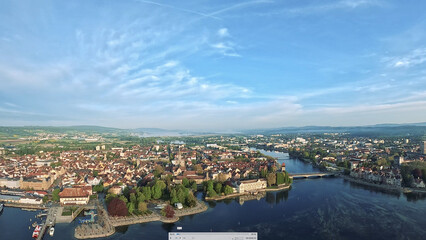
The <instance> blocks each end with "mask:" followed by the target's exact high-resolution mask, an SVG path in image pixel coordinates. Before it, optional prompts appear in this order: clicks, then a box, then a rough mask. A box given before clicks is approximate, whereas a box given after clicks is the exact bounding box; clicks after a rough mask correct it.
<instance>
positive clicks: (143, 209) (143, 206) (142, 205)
mask: <svg viewBox="0 0 426 240" xmlns="http://www.w3.org/2000/svg"><path fill="white" fill-rule="evenodd" d="M138 210H139V211H140V212H146V210H148V205H147V204H146V203H145V202H139V204H138Z"/></svg>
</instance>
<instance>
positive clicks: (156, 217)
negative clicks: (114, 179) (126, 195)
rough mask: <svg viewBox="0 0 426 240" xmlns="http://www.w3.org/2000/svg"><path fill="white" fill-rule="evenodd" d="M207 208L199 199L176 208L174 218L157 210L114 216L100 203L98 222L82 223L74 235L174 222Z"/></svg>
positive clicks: (81, 236)
mask: <svg viewBox="0 0 426 240" xmlns="http://www.w3.org/2000/svg"><path fill="white" fill-rule="evenodd" d="M207 209H208V207H207V205H206V204H205V203H204V202H201V201H197V205H196V206H195V207H193V208H184V209H179V210H175V217H174V218H166V217H163V216H161V215H160V214H158V213H155V212H154V213H151V214H149V215H142V216H137V215H132V216H125V217H112V216H109V215H108V213H107V211H106V210H105V209H104V208H103V207H102V206H99V205H98V208H97V210H98V221H97V222H96V223H89V224H81V225H80V226H78V227H76V229H75V233H74V237H75V238H77V239H89V238H100V237H108V236H111V235H113V234H114V233H115V228H116V227H119V226H126V225H132V224H139V223H146V222H154V221H161V222H164V223H172V222H177V221H178V220H179V218H180V217H183V216H187V215H193V214H197V213H201V212H204V211H206V210H207Z"/></svg>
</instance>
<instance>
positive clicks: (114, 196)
mask: <svg viewBox="0 0 426 240" xmlns="http://www.w3.org/2000/svg"><path fill="white" fill-rule="evenodd" d="M116 197H117V195H115V194H112V193H108V194H107V195H106V197H105V202H106V204H108V203H110V202H111V200H112V199H113V198H116Z"/></svg>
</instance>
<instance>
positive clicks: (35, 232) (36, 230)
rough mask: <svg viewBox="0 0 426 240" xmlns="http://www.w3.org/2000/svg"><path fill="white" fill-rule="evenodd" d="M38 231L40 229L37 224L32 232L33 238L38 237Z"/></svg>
mask: <svg viewBox="0 0 426 240" xmlns="http://www.w3.org/2000/svg"><path fill="white" fill-rule="evenodd" d="M40 231H41V227H40V226H39V225H37V226H36V227H35V229H34V232H33V238H38V236H39V235H40Z"/></svg>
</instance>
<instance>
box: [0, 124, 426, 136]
mask: <svg viewBox="0 0 426 240" xmlns="http://www.w3.org/2000/svg"><path fill="white" fill-rule="evenodd" d="M42 132H44V133H67V134H76V133H85V134H115V135H137V136H140V137H162V136H176V137H178V136H196V135H207V134H225V135H226V134H299V133H312V134H314V133H327V132H329V133H332V132H333V133H348V134H351V135H352V136H424V135H426V123H409V124H377V125H371V126H352V127H331V126H305V127H282V128H268V129H249V130H241V131H238V132H232V133H230V132H228V133H224V132H203V131H184V130H168V129H161V128H135V129H120V128H111V127H101V126H88V125H82V126H64V127H53V126H46V127H45V126H23V127H0V137H2V138H7V137H24V136H35V135H36V134H37V133H42Z"/></svg>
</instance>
